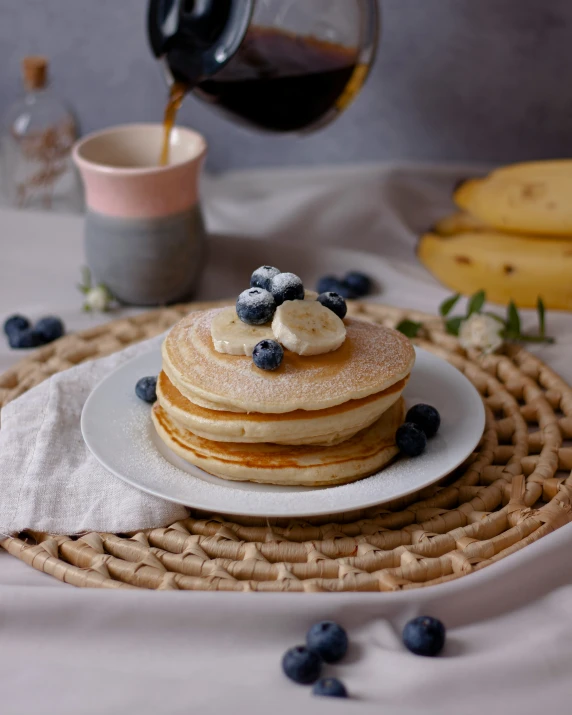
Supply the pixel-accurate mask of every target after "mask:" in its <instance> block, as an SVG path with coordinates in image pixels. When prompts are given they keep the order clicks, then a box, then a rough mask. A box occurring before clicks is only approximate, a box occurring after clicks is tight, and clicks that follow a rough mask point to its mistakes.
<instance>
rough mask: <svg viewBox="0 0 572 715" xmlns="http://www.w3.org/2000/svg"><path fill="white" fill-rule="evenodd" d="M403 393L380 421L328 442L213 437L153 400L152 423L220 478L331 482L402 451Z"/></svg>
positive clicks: (368, 470)
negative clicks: (397, 440)
mask: <svg viewBox="0 0 572 715" xmlns="http://www.w3.org/2000/svg"><path fill="white" fill-rule="evenodd" d="M404 411H405V408H404V401H403V399H402V398H401V399H399V400H398V401H397V402H396V403H394V404H393V405H392V406H391V407H390V408H389V410H387V411H386V412H385V413H384V414H383V415H382V416H381V417H380V418H379V419H378V420H377V421H376V422H374V423H373V424H372V425H370V426H369V427H367V428H366V429H365V430H362V431H361V432H358V434H356V435H354V437H352V438H351V439H348V440H346V441H345V442H342V443H341V444H337V445H335V446H329V447H318V446H307V445H305V446H288V445H276V444H247V445H245V444H240V443H236V442H214V441H212V440H207V439H203V438H202V437H198V436H197V435H194V434H193V433H192V432H190V431H189V430H186V429H185V428H184V427H181V426H179V425H177V424H176V422H174V421H173V419H172V418H171V417H169V415H168V414H167V413H166V412H165V410H164V409H163V408H162V407H161V406H160V405H159V404H158V403H155V405H154V407H153V411H152V417H153V423H154V425H155V428H156V430H157V432H158V434H159V436H160V438H161V439H162V440H163V442H164V443H165V444H166V445H167V446H168V447H170V448H171V449H172V450H173V452H175V453H176V454H178V455H179V456H180V457H182V458H183V459H185V460H186V461H187V462H190V463H191V464H194V465H196V466H197V467H200V468H201V469H204V470H205V471H206V472H208V473H209V474H214V475H215V476H217V477H221V478H222V479H230V480H234V481H250V482H260V483H265V484H280V485H284V486H313V487H315V486H333V485H336V484H346V483H347V482H352V481H356V480H358V479H362V478H363V477H366V476H369V475H370V474H373V473H374V472H377V471H378V470H379V469H381V468H382V467H383V466H385V465H386V464H388V462H390V461H391V460H392V459H393V458H394V457H395V456H396V455H397V452H398V449H397V447H396V446H395V432H396V430H397V428H398V427H399V425H400V424H401V423H402V421H403V417H404Z"/></svg>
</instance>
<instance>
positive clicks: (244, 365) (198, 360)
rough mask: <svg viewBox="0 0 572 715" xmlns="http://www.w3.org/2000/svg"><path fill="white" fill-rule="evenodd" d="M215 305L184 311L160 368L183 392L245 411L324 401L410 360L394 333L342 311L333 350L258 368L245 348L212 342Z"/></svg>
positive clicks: (373, 386)
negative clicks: (220, 348)
mask: <svg viewBox="0 0 572 715" xmlns="http://www.w3.org/2000/svg"><path fill="white" fill-rule="evenodd" d="M218 310H220V309H218ZM218 310H211V311H207V312H204V313H194V314H191V315H189V316H187V317H186V318H183V320H181V321H180V322H179V323H178V324H177V325H176V326H175V327H174V328H173V329H172V330H171V332H170V333H169V335H168V336H167V339H166V341H165V346H164V351H163V356H164V366H165V369H166V371H167V373H168V374H169V376H170V377H171V378H172V380H173V381H174V382H175V384H176V387H178V388H179V389H180V390H181V391H182V392H187V396H189V397H191V396H192V395H193V394H200V395H201V396H202V397H203V398H204V399H208V400H210V401H212V402H214V403H218V404H221V405H232V406H235V407H238V408H242V409H244V410H246V411H251V412H289V411H291V410H295V409H323V408H325V407H329V406H333V405H339V404H342V403H344V402H347V401H348V400H350V399H357V398H359V397H365V396H367V395H371V394H374V393H376V392H380V391H381V390H384V389H386V388H387V387H389V386H390V385H392V384H393V383H394V382H397V381H398V380H400V379H402V378H403V377H405V376H406V375H407V374H408V373H409V372H410V370H411V368H412V366H413V361H414V351H413V347H412V345H411V342H410V341H409V340H408V339H407V338H406V337H405V336H403V335H402V334H401V333H398V332H396V331H394V330H391V329H390V328H386V327H383V326H381V325H377V324H373V323H367V322H365V321H360V320H356V319H346V321H345V324H346V330H347V334H346V340H345V341H344V343H343V345H342V346H341V347H340V348H338V350H336V351H334V352H332V353H326V354H323V355H315V356H311V357H303V356H299V355H295V354H294V353H291V352H289V351H286V352H285V356H284V360H283V362H282V365H281V366H280V368H279V369H278V370H276V371H273V372H263V371H261V370H258V368H256V367H255V366H254V365H253V363H252V360H251V359H250V358H248V357H246V356H244V357H243V356H238V355H223V354H221V353H217V352H216V351H215V350H214V347H213V345H212V339H211V334H210V324H211V321H212V319H213V317H214V315H216V314H217V312H218Z"/></svg>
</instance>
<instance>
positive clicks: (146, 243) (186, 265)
mask: <svg viewBox="0 0 572 715" xmlns="http://www.w3.org/2000/svg"><path fill="white" fill-rule="evenodd" d="M162 140H163V127H162V125H160V124H130V125H124V126H120V127H113V128H111V129H105V130H103V131H100V132H95V133H94V134H90V135H88V136H86V137H85V138H83V139H81V140H80V141H79V142H77V143H76V145H75V146H74V149H73V159H74V162H75V164H76V166H77V167H78V169H79V172H80V174H81V177H82V180H83V183H84V187H85V198H86V205H87V214H86V223H85V254H86V261H87V265H88V267H89V269H90V271H91V273H92V277H93V279H94V281H95V282H97V283H104V284H105V285H106V286H107V287H108V288H109V290H110V291H111V292H112V293H113V295H114V296H115V297H116V298H117V299H119V300H120V301H122V302H124V303H131V304H134V305H161V304H165V303H172V302H175V301H180V300H185V299H188V298H190V297H191V295H192V294H193V291H194V289H195V286H196V284H197V282H198V279H199V274H200V272H201V267H202V259H203V253H204V245H205V229H204V223H203V219H202V214H201V209H200V205H199V194H198V187H199V177H200V173H201V169H202V165H203V161H204V158H205V154H206V141H205V139H204V138H203V137H202V136H201V135H200V134H197V132H194V131H192V130H190V129H186V128H183V127H175V128H174V129H173V131H172V132H171V144H170V161H169V164H168V165H167V166H158V162H159V155H160V152H161V143H162Z"/></svg>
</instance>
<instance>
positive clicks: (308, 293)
mask: <svg viewBox="0 0 572 715" xmlns="http://www.w3.org/2000/svg"><path fill="white" fill-rule="evenodd" d="M317 299H318V294H317V293H316V291H315V290H308V289H304V300H317Z"/></svg>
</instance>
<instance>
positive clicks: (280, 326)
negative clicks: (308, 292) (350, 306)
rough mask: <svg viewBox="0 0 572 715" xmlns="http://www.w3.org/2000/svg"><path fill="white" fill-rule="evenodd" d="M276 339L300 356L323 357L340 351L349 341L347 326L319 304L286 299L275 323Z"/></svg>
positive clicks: (278, 310) (279, 309)
mask: <svg viewBox="0 0 572 715" xmlns="http://www.w3.org/2000/svg"><path fill="white" fill-rule="evenodd" d="M272 332H273V333H274V338H275V339H276V340H277V341H278V342H279V343H282V345H283V346H284V347H285V348H288V350H292V352H294V353H297V354H298V355H321V354H322V353H329V352H331V351H332V350H337V348H339V347H340V345H341V344H342V343H343V342H344V340H345V338H346V326H345V325H344V324H343V322H342V321H341V320H340V319H339V318H338V316H337V315H336V314H335V313H333V312H332V311H331V310H329V309H328V308H324V306H323V305H322V304H321V303H318V301H309V300H286V301H284V303H282V305H279V306H278V308H276V313H274V319H273V320H272Z"/></svg>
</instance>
